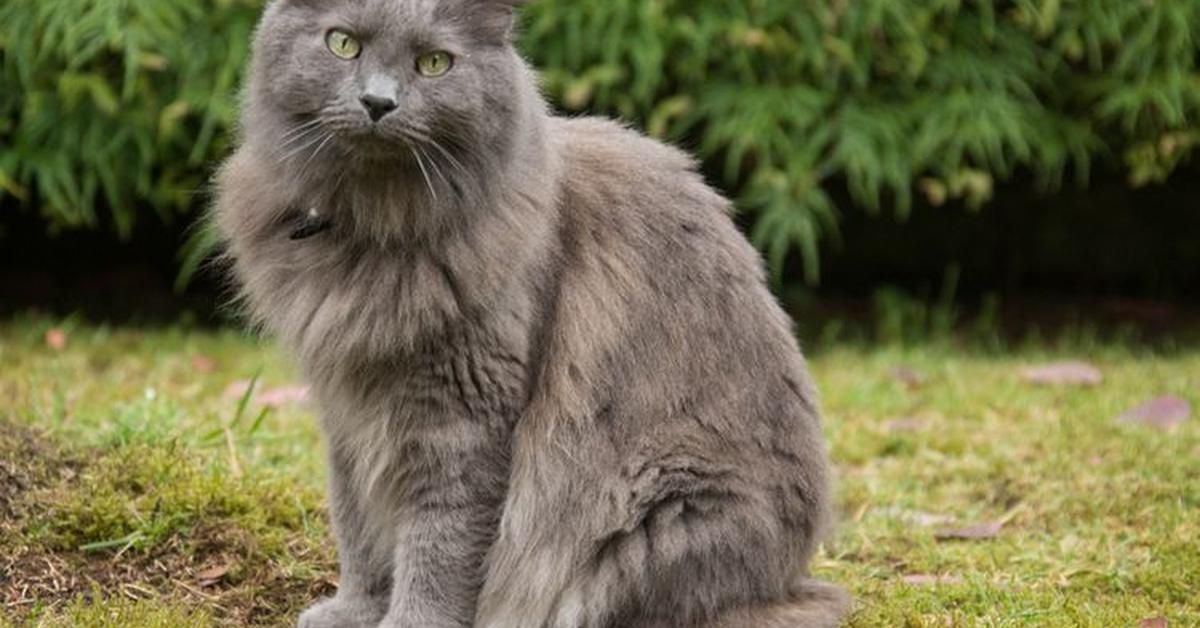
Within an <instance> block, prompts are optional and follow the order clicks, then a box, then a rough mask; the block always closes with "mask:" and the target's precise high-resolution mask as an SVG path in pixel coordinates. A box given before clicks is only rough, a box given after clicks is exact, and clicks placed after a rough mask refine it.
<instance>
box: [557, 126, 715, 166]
mask: <svg viewBox="0 0 1200 628" xmlns="http://www.w3.org/2000/svg"><path fill="white" fill-rule="evenodd" d="M557 122H558V128H559V131H560V133H559V136H560V138H561V139H562V147H561V149H562V150H563V152H564V156H565V157H566V159H567V161H568V163H569V164H573V165H575V166H577V167H585V168H593V169H596V170H597V171H599V172H600V173H601V174H615V173H620V172H622V171H626V170H637V171H642V172H662V173H678V172H694V171H695V170H696V161H695V160H694V159H692V157H691V156H689V155H688V154H687V153H684V152H683V151H681V150H679V149H678V148H675V147H674V146H671V145H669V144H666V143H664V142H661V141H658V140H656V139H653V138H650V137H647V136H646V135H643V134H642V133H641V132H639V131H638V130H636V129H634V128H632V127H630V126H628V125H626V124H624V123H622V122H619V121H617V120H612V119H609V118H597V117H584V118H568V119H561V118H560V119H558V120H557Z"/></svg>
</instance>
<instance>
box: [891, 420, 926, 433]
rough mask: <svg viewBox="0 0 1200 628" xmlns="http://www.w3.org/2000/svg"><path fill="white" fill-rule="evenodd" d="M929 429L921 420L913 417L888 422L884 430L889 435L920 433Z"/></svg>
mask: <svg viewBox="0 0 1200 628" xmlns="http://www.w3.org/2000/svg"><path fill="white" fill-rule="evenodd" d="M927 427H929V423H928V422H927V421H925V420H923V419H918V418H915V417H906V418H903V419H894V420H892V421H888V423H887V425H886V426H885V428H886V429H887V431H888V433H890V434H901V433H904V432H920V431H923V430H924V429H925V428H927Z"/></svg>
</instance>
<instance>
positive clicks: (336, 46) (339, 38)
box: [325, 30, 362, 60]
mask: <svg viewBox="0 0 1200 628" xmlns="http://www.w3.org/2000/svg"><path fill="white" fill-rule="evenodd" d="M325 45H326V46H329V52H332V53H333V56H335V57H337V58H339V59H346V60H350V59H357V58H358V55H359V54H361V53H362V44H360V43H359V42H358V40H357V39H355V38H353V37H351V36H350V35H349V34H347V33H344V32H342V31H339V30H332V31H329V34H328V35H326V36H325Z"/></svg>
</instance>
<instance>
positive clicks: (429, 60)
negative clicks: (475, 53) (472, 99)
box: [417, 50, 454, 78]
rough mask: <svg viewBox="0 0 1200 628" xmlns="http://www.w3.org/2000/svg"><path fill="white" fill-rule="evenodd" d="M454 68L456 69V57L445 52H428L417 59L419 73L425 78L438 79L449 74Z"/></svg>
mask: <svg viewBox="0 0 1200 628" xmlns="http://www.w3.org/2000/svg"><path fill="white" fill-rule="evenodd" d="M452 67H454V55H452V54H450V53H448V52H446V51H444V50H438V51H435V52H427V53H425V54H423V55H421V56H419V57H417V71H418V72H420V73H421V74H422V75H423V76H428V77H430V78H436V77H439V76H442V75H443V74H445V73H447V72H449V71H450V68H452Z"/></svg>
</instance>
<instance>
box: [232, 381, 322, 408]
mask: <svg viewBox="0 0 1200 628" xmlns="http://www.w3.org/2000/svg"><path fill="white" fill-rule="evenodd" d="M249 388H250V382H248V381H245V380H241V381H236V382H233V383H231V384H230V385H229V386H228V387H226V388H225V398H226V399H241V398H242V396H244V395H245V394H246V391H247V390H248V389H249ZM309 393H310V389H309V387H308V386H301V385H298V384H296V385H290V386H280V387H279V388H272V389H270V390H263V391H261V392H256V393H255V395H254V398H253V399H252V401H253V403H255V404H256V405H259V406H266V407H268V408H271V409H272V410H278V409H279V408H281V407H283V406H286V405H291V404H298V403H305V402H307V401H308V398H309Z"/></svg>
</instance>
